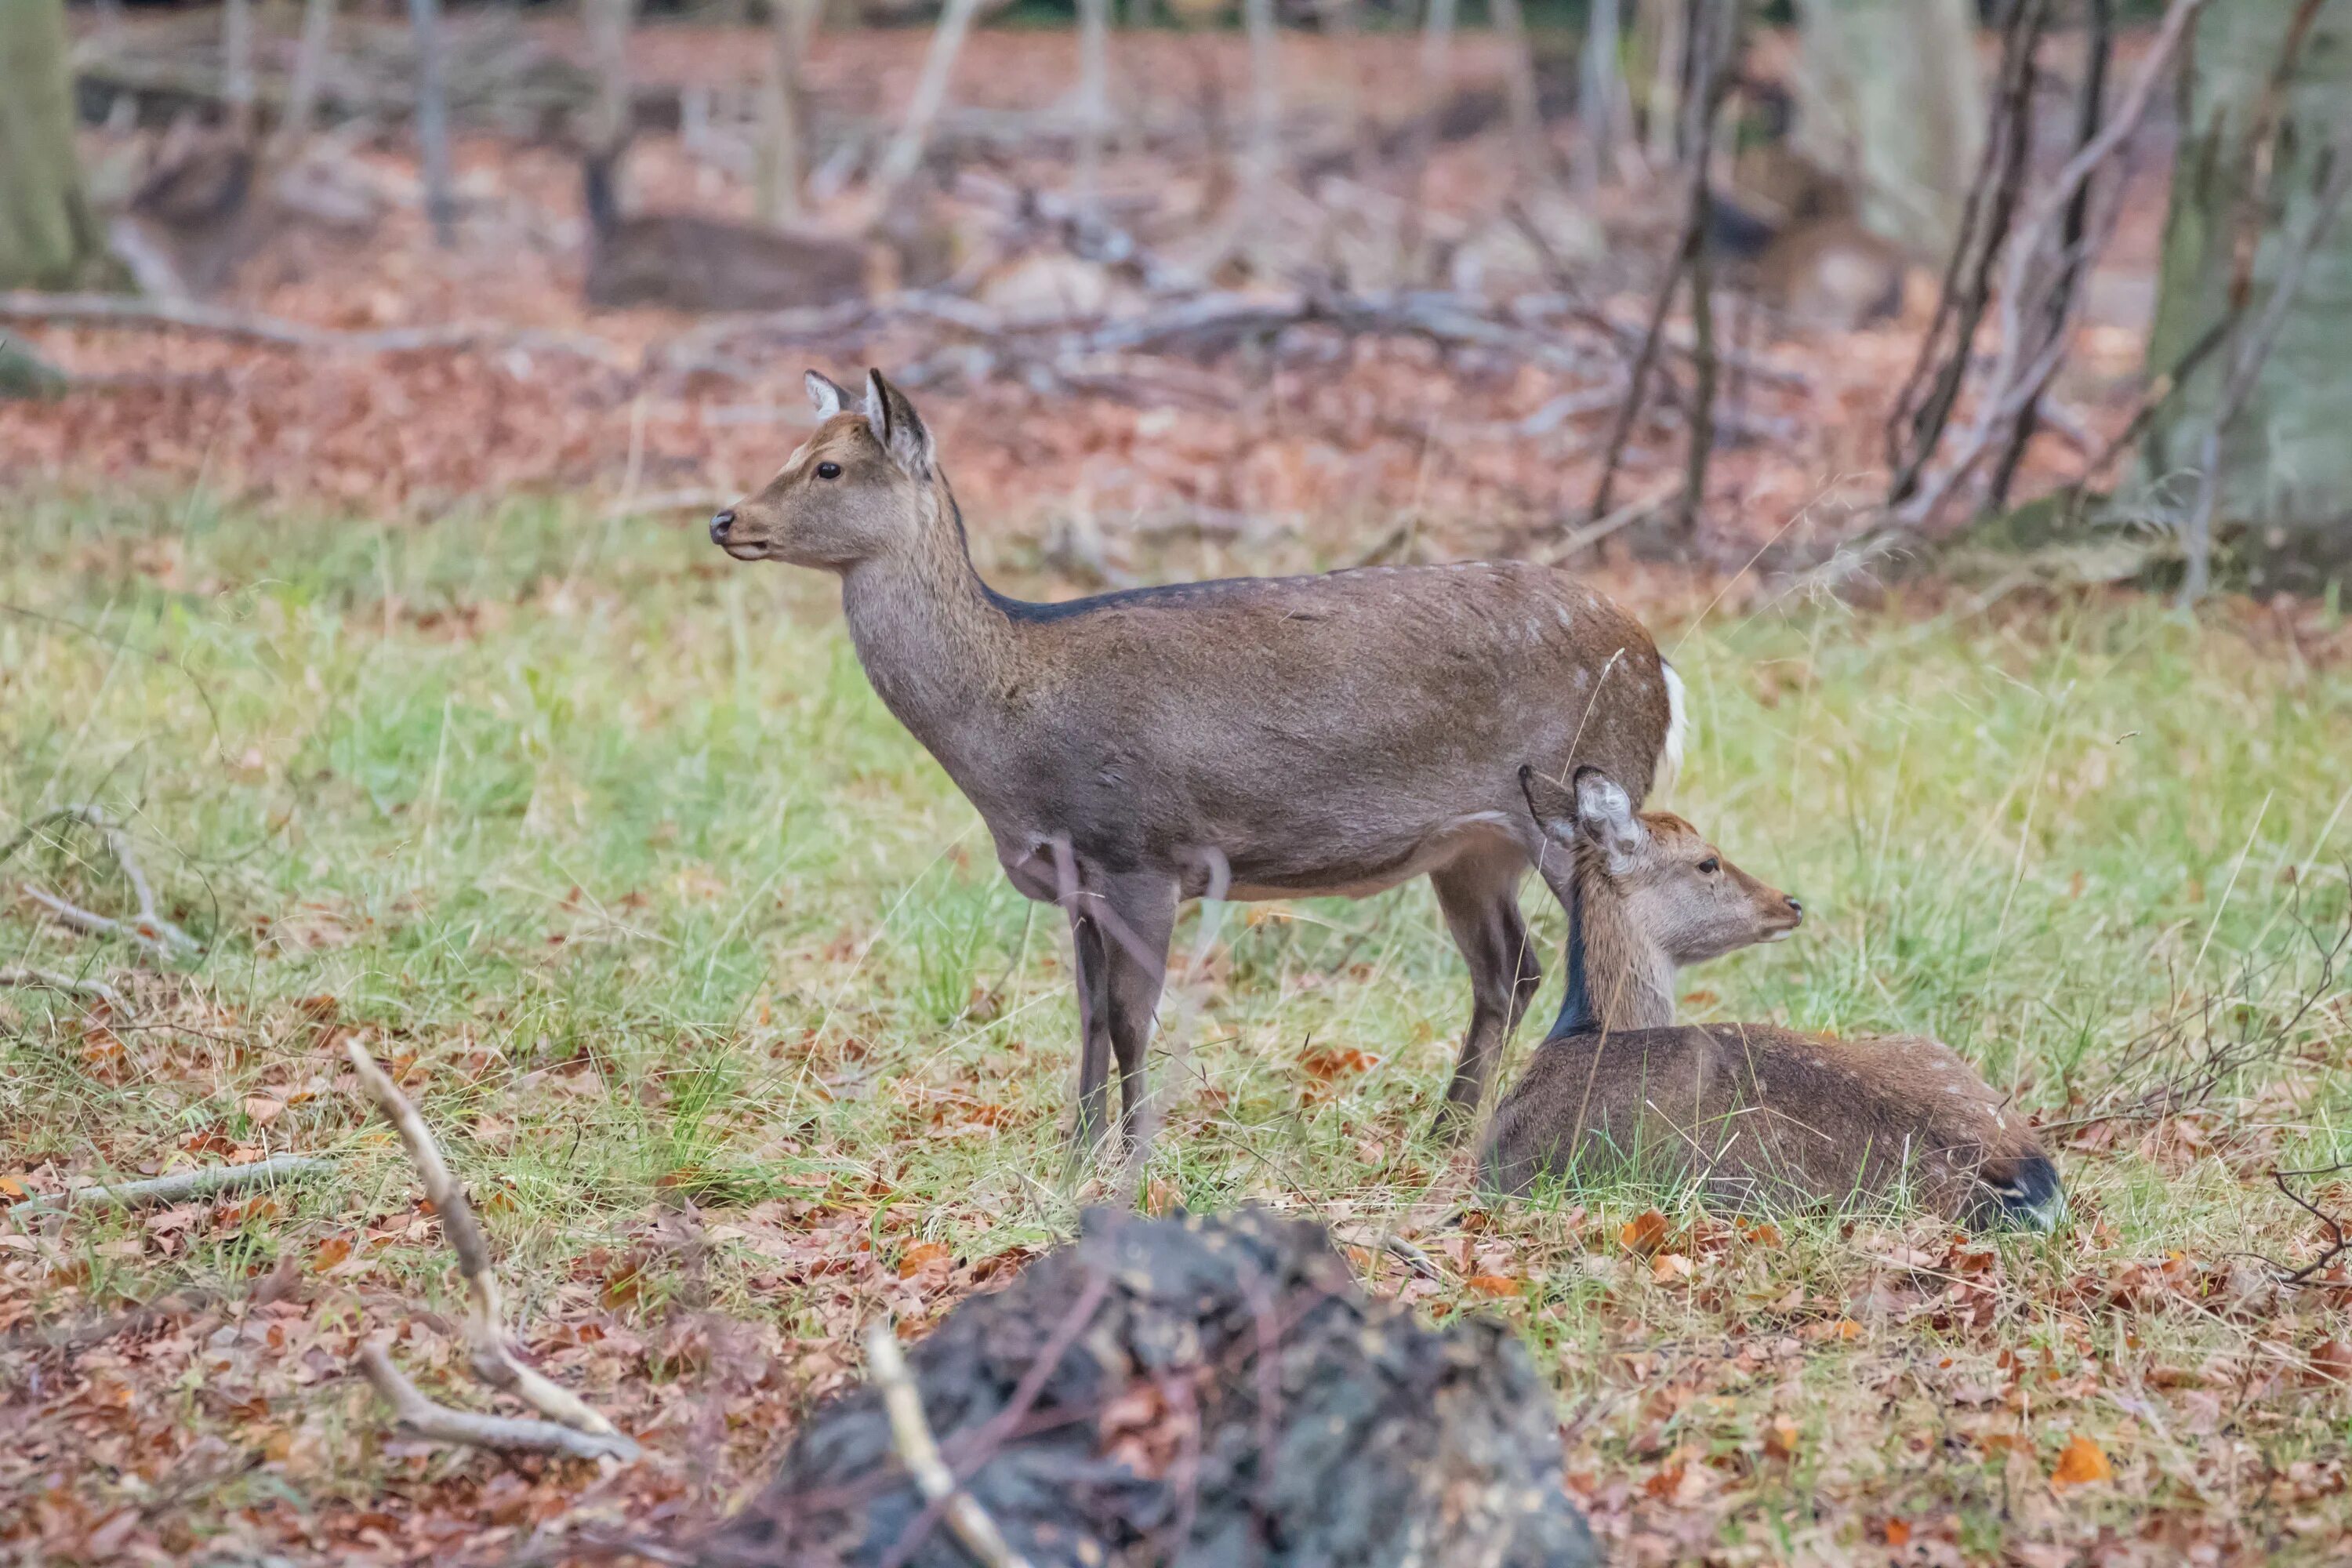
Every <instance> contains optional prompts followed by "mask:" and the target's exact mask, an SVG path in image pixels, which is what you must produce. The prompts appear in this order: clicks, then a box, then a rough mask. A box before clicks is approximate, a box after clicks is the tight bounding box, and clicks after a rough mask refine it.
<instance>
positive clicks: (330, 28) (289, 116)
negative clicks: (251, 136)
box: [276, 0, 335, 163]
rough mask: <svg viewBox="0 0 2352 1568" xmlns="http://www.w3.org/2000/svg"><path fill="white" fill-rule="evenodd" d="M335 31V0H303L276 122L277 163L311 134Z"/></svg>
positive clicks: (297, 149) (289, 155)
mask: <svg viewBox="0 0 2352 1568" xmlns="http://www.w3.org/2000/svg"><path fill="white" fill-rule="evenodd" d="M334 33H335V0H303V5H302V41H301V43H300V45H299V47H298V48H297V51H296V53H295V56H294V80H293V83H292V85H291V86H289V88H288V89H286V110H285V113H284V114H283V115H282V116H281V117H280V118H279V120H278V132H277V138H276V139H277V143H278V147H277V154H278V155H277V160H276V161H277V162H279V163H284V162H286V161H287V160H288V159H290V158H291V157H292V156H293V155H294V153H297V152H298V151H299V150H300V148H301V145H302V142H303V141H304V140H305V139H306V138H308V137H309V136H310V121H312V120H313V119H314V118H316V116H317V114H318V110H319V88H320V83H321V82H323V81H324V80H325V79H326V74H327V55H328V51H329V50H330V48H331V47H332V46H333V43H334Z"/></svg>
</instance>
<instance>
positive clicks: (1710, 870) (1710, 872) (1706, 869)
mask: <svg viewBox="0 0 2352 1568" xmlns="http://www.w3.org/2000/svg"><path fill="white" fill-rule="evenodd" d="M1698 868H1699V871H1700V873H1701V874H1702V875H1704V876H1708V877H1712V876H1714V875H1715V874H1716V873H1717V871H1720V870H1722V869H1723V862H1722V861H1720V860H1718V859H1717V858H1715V857H1714V856H1712V855H1710V856H1708V857H1707V858H1706V859H1704V860H1702V861H1700V862H1699V863H1698Z"/></svg>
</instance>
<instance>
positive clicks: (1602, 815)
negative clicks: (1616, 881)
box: [1576, 767, 1650, 877]
mask: <svg viewBox="0 0 2352 1568" xmlns="http://www.w3.org/2000/svg"><path fill="white" fill-rule="evenodd" d="M1576 826H1577V829H1578V831H1580V832H1581V833H1582V834H1583V835H1584V837H1586V839H1588V840H1589V841H1590V842H1591V844H1592V846H1593V847H1595V848H1597V849H1599V850H1600V851H1601V855H1602V856H1603V857H1604V858H1605V863H1606V865H1607V866H1608V868H1609V874H1610V875H1611V876H1612V877H1613V876H1619V875H1622V874H1623V873H1624V872H1625V871H1627V870H1630V869H1631V868H1632V867H1633V857H1634V856H1635V855H1637V854H1639V853H1640V852H1641V848H1642V846H1643V844H1645V843H1647V842H1648V841H1649V837H1650V830H1649V829H1648V828H1646V827H1644V826H1642V819H1641V818H1640V817H1638V816H1634V815H1633V799H1632V797H1631V796H1629V795H1626V793H1625V792H1624V790H1623V789H1622V788H1621V787H1620V786H1619V785H1618V783H1617V781H1616V780H1615V779H1612V778H1611V777H1610V776H1609V775H1608V774H1607V773H1602V772H1601V770H1600V769H1599V768H1591V767H1587V768H1579V769H1577V770H1576Z"/></svg>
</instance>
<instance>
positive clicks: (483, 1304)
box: [343, 1039, 637, 1458]
mask: <svg viewBox="0 0 2352 1568" xmlns="http://www.w3.org/2000/svg"><path fill="white" fill-rule="evenodd" d="M343 1048H344V1051H345V1052H346V1054H348V1055H349V1056H350V1058H351V1061H352V1070H353V1071H355V1072H357V1073H358V1074H359V1079H360V1087H361V1088H362V1089H365V1090H366V1091H367V1094H368V1098H369V1099H371V1100H374V1101H375V1104H376V1109H377V1110H381V1111H382V1112H383V1119H384V1120H385V1121H389V1122H391V1123H392V1125H393V1128H394V1131H397V1132H399V1134H400V1141H401V1142H402V1143H403V1144H404V1145H405V1146H406V1147H407V1150H408V1157H409V1159H410V1161H411V1162H413V1163H415V1166H416V1172H417V1174H418V1176H419V1177H421V1178H422V1179H423V1181H424V1184H425V1197H426V1198H428V1199H430V1200H431V1202H432V1204H433V1211H434V1213H436V1215H440V1217H441V1234H442V1235H443V1236H445V1237H447V1238H448V1241H449V1249H450V1250H451V1251H452V1252H455V1253H456V1254H457V1272H458V1274H459V1276H460V1277H462V1278H463V1279H465V1281H466V1304H467V1311H466V1343H467V1349H468V1351H469V1352H470V1363H469V1364H470V1365H471V1366H472V1368H473V1372H474V1375H475V1376H476V1377H478V1378H480V1379H481V1380H482V1381H483V1382H484V1383H487V1384H490V1385H491V1386H492V1387H494V1388H501V1389H504V1390H505V1391H506V1392H507V1393H509V1394H513V1395H514V1396H515V1397H516V1398H518V1399H520V1400H521V1401H522V1402H523V1403H524V1404H526V1405H530V1407H531V1408H532V1409H534V1410H536V1411H538V1412H539V1413H540V1414H541V1415H545V1416H548V1417H550V1418H551V1419H552V1420H555V1421H558V1422H561V1423H562V1425H563V1426H568V1427H570V1428H572V1430H573V1431H575V1432H586V1433H590V1434H593V1435H594V1436H600V1437H603V1438H605V1439H607V1441H608V1443H609V1444H612V1445H615V1446H614V1447H613V1449H612V1451H613V1452H615V1453H617V1454H620V1455H621V1457H623V1458H635V1456H636V1453H637V1446H636V1445H635V1443H633V1442H631V1441H630V1440H629V1439H628V1438H627V1437H625V1436H623V1435H622V1434H621V1433H620V1431H619V1430H618V1429H617V1428H616V1427H614V1425H613V1424H612V1423H611V1422H610V1421H607V1420H606V1419H604V1416H602V1415H598V1414H597V1413H596V1412H595V1411H594V1410H593V1409H591V1408H589V1406H588V1405H587V1404H586V1403H585V1402H584V1401H583V1400H582V1399H581V1398H580V1396H579V1395H578V1394H573V1393H572V1391H571V1390H570V1389H568V1388H565V1387H563V1386H562V1384H557V1383H554V1382H551V1380H549V1379H548V1378H546V1377H545V1376H542V1375H541V1373H537V1372H535V1371H533V1370H532V1369H531V1368H530V1367H528V1366H525V1365H524V1364H523V1363H522V1362H521V1361H520V1360H519V1359H518V1358H517V1357H516V1355H515V1353H514V1349H513V1347H512V1346H511V1345H509V1343H508V1342H507V1334H506V1327H505V1313H504V1309H503V1307H502V1305H501V1303H500V1301H499V1281H498V1276H497V1275H496V1274H495V1273H493V1272H492V1271H491V1268H490V1249H489V1244H488V1242H486V1241H485V1240H484V1239H483V1237H482V1227H481V1226H480V1225H479V1224H478V1222H477V1221H476V1220H475V1218H474V1206H473V1205H472V1204H471V1203H469V1202H468V1201H467V1197H466V1189H465V1188H464V1187H463V1186H461V1185H459V1184H458V1182H457V1178H456V1177H455V1176H453V1175H451V1174H450V1173H449V1165H448V1162H447V1161H446V1160H444V1159H443V1158H442V1157H441V1147H440V1145H439V1144H437V1143H436V1142H434V1141H433V1134H432V1132H431V1131H430V1130H428V1129H427V1128H426V1127H425V1119H424V1118H423V1117H421V1116H419V1115H417V1113H416V1108H415V1106H414V1105H411V1104H410V1103H409V1101H408V1097H407V1096H406V1095H404V1094H402V1093H401V1092H400V1089H399V1088H398V1086H396V1085H395V1084H394V1082H393V1081H392V1079H391V1078H390V1077H389V1076H387V1075H386V1074H385V1072H384V1070H383V1068H381V1067H378V1066H377V1065H376V1061H375V1058H373V1057H372V1056H370V1055H368V1052H367V1047H364V1046H362V1045H361V1044H360V1042H359V1041H358V1040H357V1039H347V1040H345V1041H344V1042H343Z"/></svg>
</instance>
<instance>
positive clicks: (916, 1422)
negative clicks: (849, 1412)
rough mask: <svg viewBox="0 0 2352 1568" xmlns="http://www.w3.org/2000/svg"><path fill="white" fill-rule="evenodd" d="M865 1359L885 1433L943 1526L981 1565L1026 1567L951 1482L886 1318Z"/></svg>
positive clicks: (869, 1334) (871, 1334) (870, 1338)
mask: <svg viewBox="0 0 2352 1568" xmlns="http://www.w3.org/2000/svg"><path fill="white" fill-rule="evenodd" d="M866 1367H867V1369H868V1371H870V1372H871V1373H872V1374H873V1377H874V1384H875V1386H876V1387H877V1388H879V1389H880V1390H881V1391H882V1405H883V1408H884V1409H885V1410H886V1411H887V1412H888V1414H889V1416H890V1437H891V1441H892V1442H893V1443H894V1444H895V1445H896V1446H897V1447H898V1458H900V1459H901V1460H903V1461H904V1462H905V1464H906V1466H907V1472H908V1474H909V1475H911V1476H913V1477H914V1478H915V1486H916V1488H917V1489H919V1491H921V1493H922V1494H923V1496H924V1497H925V1498H926V1499H928V1500H930V1501H932V1502H935V1503H939V1504H940V1505H941V1506H942V1507H943V1508H944V1509H945V1510H946V1512H947V1521H948V1529H949V1530H950V1531H952V1532H953V1533H954V1535H955V1538H956V1540H957V1541H959V1542H961V1543H962V1545H963V1549H964V1550H965V1551H967V1552H971V1555H972V1557H973V1559H974V1560H975V1561H977V1562H978V1563H980V1564H981V1568H1029V1562H1028V1559H1027V1558H1025V1557H1023V1556H1022V1555H1021V1554H1020V1553H1019V1552H1015V1551H1013V1548H1012V1547H1011V1546H1009V1545H1007V1544H1006V1543H1005V1540H1004V1536H1003V1532H1002V1531H999V1530H998V1529H997V1528H996V1521H994V1520H992V1519H991V1518H989V1517H988V1513H987V1510H984V1509H982V1507H981V1506H980V1504H979V1502H978V1501H977V1500H975V1499H974V1498H973V1497H972V1495H971V1493H970V1492H967V1491H964V1490H962V1489H960V1488H959V1487H958V1486H957V1485H956V1479H955V1472H954V1471H953V1470H950V1469H949V1468H948V1464H947V1461H946V1460H945V1459H943V1458H940V1446H939V1443H938V1441H937V1440H936V1439H934V1438H933V1437H932V1436H931V1428H930V1424H929V1422H927V1421H925V1420H924V1419H923V1396H922V1394H921V1392H920V1391H919V1390H918V1389H917V1388H916V1386H915V1379H914V1377H913V1375H912V1374H911V1373H908V1370H907V1358H906V1356H905V1355H903V1354H902V1353H900V1352H899V1349H898V1335H897V1334H896V1333H895V1332H893V1331H891V1328H890V1325H889V1324H888V1323H887V1322H877V1323H876V1324H875V1325H874V1326H873V1327H872V1328H871V1329H869V1330H867V1331H866ZM1049 1370H1050V1369H1049Z"/></svg>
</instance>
